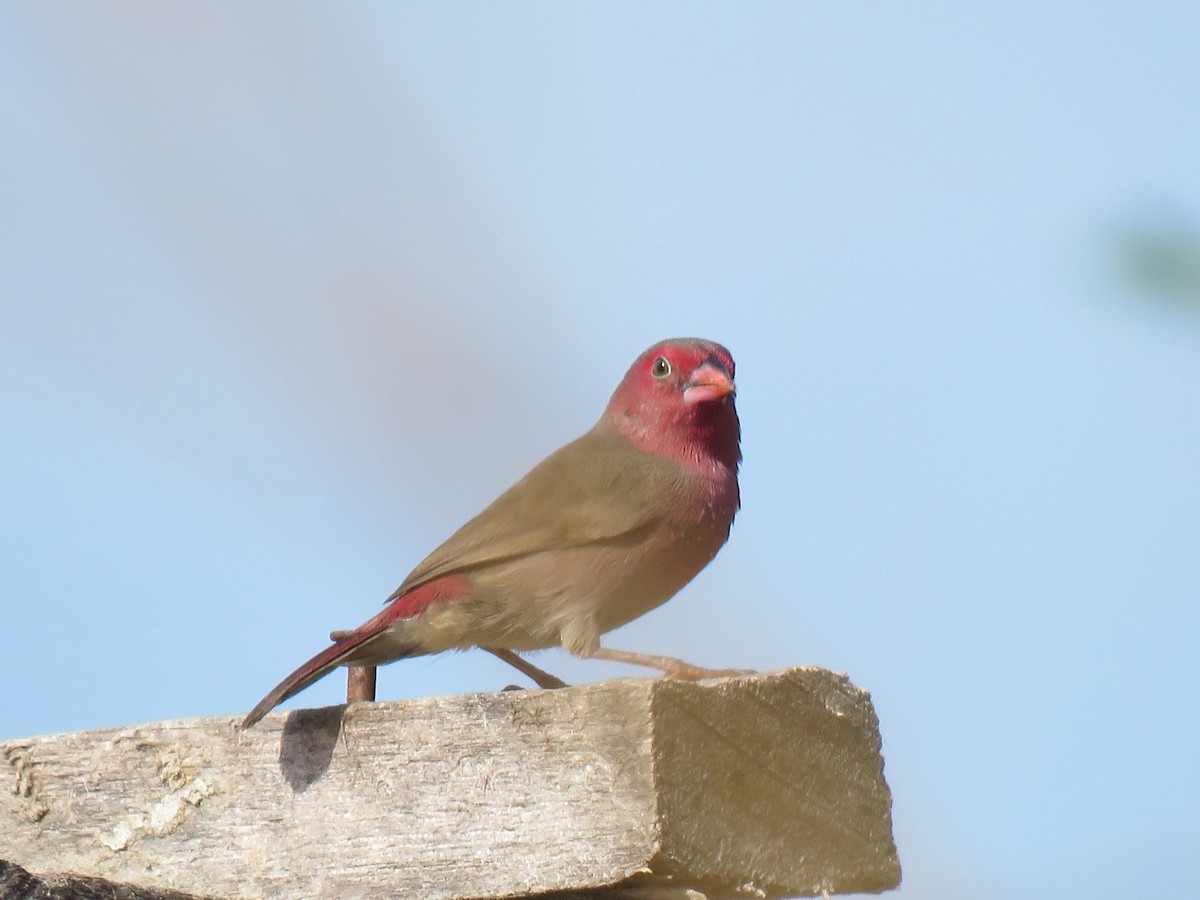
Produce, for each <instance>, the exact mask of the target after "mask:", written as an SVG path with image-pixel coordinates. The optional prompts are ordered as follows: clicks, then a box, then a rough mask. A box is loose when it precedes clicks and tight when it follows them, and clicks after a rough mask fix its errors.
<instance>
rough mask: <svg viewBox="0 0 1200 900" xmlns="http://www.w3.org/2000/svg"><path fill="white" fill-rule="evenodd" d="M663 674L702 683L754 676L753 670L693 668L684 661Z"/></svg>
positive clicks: (679, 661) (676, 679) (678, 661)
mask: <svg viewBox="0 0 1200 900" xmlns="http://www.w3.org/2000/svg"><path fill="white" fill-rule="evenodd" d="M663 674H664V675H666V676H667V677H668V678H671V679H673V680H675V681H700V680H701V679H704V678H732V677H736V676H739V675H754V674H755V672H754V670H753V669H705V668H703V667H702V666H693V665H692V664H691V663H686V662H684V661H683V660H681V659H679V660H675V662H674V664H673V665H672V666H670V667H669V668H666V669H663Z"/></svg>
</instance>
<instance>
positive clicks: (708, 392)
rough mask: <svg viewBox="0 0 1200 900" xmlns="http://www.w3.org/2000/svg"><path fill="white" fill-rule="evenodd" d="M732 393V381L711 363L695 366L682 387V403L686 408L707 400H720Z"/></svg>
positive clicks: (722, 370)
mask: <svg viewBox="0 0 1200 900" xmlns="http://www.w3.org/2000/svg"><path fill="white" fill-rule="evenodd" d="M733 392H734V383H733V379H732V378H730V377H729V375H728V374H726V372H725V370H724V369H721V368H720V367H718V366H714V365H713V364H712V363H704V365H702V366H697V367H696V369H695V370H694V371H693V372H692V377H691V378H689V379H688V382H687V384H685V385H684V386H683V402H684V403H686V404H687V405H688V406H691V405H692V404H693V403H704V402H706V401H708V400H720V399H721V398H722V397H727V396H729V395H730V394H732V393H733Z"/></svg>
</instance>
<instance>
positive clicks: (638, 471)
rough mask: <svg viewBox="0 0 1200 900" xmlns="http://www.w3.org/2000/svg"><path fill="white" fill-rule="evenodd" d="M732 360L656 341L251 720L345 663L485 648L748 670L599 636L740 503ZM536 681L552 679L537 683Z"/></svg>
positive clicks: (693, 564)
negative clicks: (605, 642)
mask: <svg viewBox="0 0 1200 900" xmlns="http://www.w3.org/2000/svg"><path fill="white" fill-rule="evenodd" d="M735 396H736V391H735V381H734V362H733V357H732V356H731V355H730V353H729V351H728V350H727V349H725V347H723V346H722V345H721V344H718V343H715V342H713V341H709V340H704V339H701V338H674V339H670V340H664V341H660V342H658V343H656V344H654V345H653V346H651V347H650V348H649V349H647V350H646V351H644V352H643V353H642V354H641V355H640V356H638V358H637V359H636V360H635V361H634V363H633V365H632V366H630V367H629V370H628V371H627V372H626V373H625V376H624V377H623V378H622V379H621V382H620V384H618V385H617V388H616V390H615V391H613V394H612V396H611V398H610V399H609V401H608V404H607V406H606V407H605V409H604V412H603V414H602V415H601V416H600V418H599V420H598V421H597V422H596V424H595V425H594V426H593V427H592V428H591V429H590V430H588V431H587V432H585V433H584V434H583V435H581V436H580V437H578V438H576V439H575V440H573V441H571V442H570V443H568V444H565V445H564V446H562V447H560V448H559V449H558V450H556V451H554V452H553V453H551V454H550V455H549V456H547V457H546V458H545V459H544V460H542V461H541V462H540V463H538V464H537V465H536V466H535V467H534V468H533V469H531V470H530V471H529V473H528V474H527V475H525V476H524V477H523V478H522V479H521V480H520V481H518V482H516V484H514V485H513V486H512V487H510V488H509V489H508V490H507V491H505V492H504V493H503V494H501V495H500V496H499V497H498V498H497V499H496V500H495V501H493V502H492V504H491V505H489V506H488V507H487V508H486V509H484V510H483V512H481V513H479V515H477V516H475V518H473V519H471V520H470V521H468V522H467V523H466V524H465V525H463V526H462V527H461V528H459V529H458V530H457V531H456V532H454V533H453V534H452V535H451V536H450V537H449V538H447V539H446V541H445V542H444V543H442V544H441V546H439V547H438V548H437V549H436V550H434V551H433V552H432V553H430V554H429V555H428V556H427V557H426V558H425V559H424V560H422V561H421V562H420V563H419V564H418V565H417V567H416V568H415V569H413V570H412V572H411V573H410V574H409V575H408V577H407V578H405V579H404V581H403V582H402V583H401V584H400V586H399V587H398V588H396V590H395V591H394V592H392V594H391V595H390V596H389V597H388V598H387V600H385V601H384V607H383V610H382V611H381V612H380V613H378V614H377V615H375V616H374V617H372V618H371V619H369V620H368V621H366V622H364V623H363V624H362V625H360V626H359V627H357V628H355V629H352V630H349V631H338V632H334V633H332V634H331V635H330V638H331V639H333V643H332V644H331V645H330V646H328V647H326V648H325V649H324V650H322V651H321V652H320V653H318V654H316V655H315V656H313V657H312V658H311V659H310V660H308V661H307V662H306V663H304V664H303V665H301V666H300V667H299V668H298V669H296V670H295V671H294V672H292V674H290V675H288V676H287V677H286V678H285V679H284V680H283V681H282V682H280V683H279V685H277V686H276V687H275V688H274V689H273V690H272V691H271V692H270V693H268V694H267V695H266V696H265V697H264V698H263V699H262V701H260V702H259V703H258V705H257V706H255V707H254V709H253V710H252V711H251V712H250V713H249V714H248V715H247V716H246V718H245V720H244V721H243V722H242V726H241V727H242V728H248V727H250V726H252V725H254V723H256V722H258V721H259V720H260V719H262V717H263V716H264V715H266V714H267V713H268V712H270V710H272V709H273V708H274V707H276V706H277V705H278V704H280V703H282V702H283V701H284V700H287V699H288V698H290V697H292V696H294V695H295V694H297V693H299V692H300V691H302V690H304V689H305V688H307V687H308V686H310V685H311V684H313V683H314V682H316V681H317V680H318V679H320V678H322V677H323V676H325V675H327V674H328V673H329V672H331V671H332V670H333V669H335V668H336V667H338V666H343V665H348V666H377V665H382V664H384V663H389V662H392V661H394V660H397V659H403V658H406V657H413V656H423V655H428V654H435V653H441V652H443V651H446V650H451V649H459V650H465V649H468V648H471V647H479V648H482V649H484V650H488V651H490V652H492V653H494V654H495V655H497V656H498V657H500V658H501V659H504V660H505V661H506V662H509V663H510V664H512V665H514V666H516V667H517V668H519V669H521V671H523V672H525V673H526V674H527V675H531V676H532V677H533V678H534V680H535V681H537V682H538V683H539V684H540V685H542V686H562V685H563V682H561V681H558V680H557V679H555V678H554V677H553V676H551V675H549V674H548V673H544V672H542V671H541V670H540V669H538V668H537V667H536V666H533V665H532V664H531V663H529V662H528V661H527V660H524V659H523V658H522V657H520V656H519V654H520V653H523V652H525V651H531V650H541V649H546V648H549V647H558V646H561V647H563V648H565V649H566V650H567V651H568V652H569V653H571V654H573V655H574V656H577V657H581V658H585V659H602V660H610V661H613V662H620V663H628V664H633V665H639V666H645V667H649V668H652V669H658V670H659V671H660V672H662V673H663V674H665V675H666V676H668V677H673V678H679V679H689V680H691V679H698V678H706V677H714V676H719V675H732V674H744V673H745V672H746V670H741V669H716V670H713V669H705V668H701V667H699V666H694V665H691V664H689V663H686V662H684V661H683V660H680V659H675V658H673V657H668V656H654V655H649V654H644V653H633V652H629V651H623V650H616V649H612V648H608V647H604V646H602V645H601V643H600V637H601V635H603V634H605V633H607V632H609V631H612V630H613V629H615V628H617V627H619V626H621V625H624V624H625V623H627V622H630V621H632V620H633V619H636V618H637V617H638V616H641V615H643V614H644V613H647V612H649V611H650V610H652V609H654V608H656V607H658V606H660V605H661V604H663V603H665V602H666V601H667V600H669V599H670V598H671V597H673V596H674V595H675V594H676V593H677V592H678V591H679V590H680V589H681V588H682V587H683V586H684V585H686V584H687V583H688V582H689V581H691V580H692V578H693V577H695V576H696V574H697V573H699V572H700V571H701V570H702V569H703V568H704V567H705V566H706V565H708V563H709V562H710V561H711V560H712V559H713V558H714V557H715V556H716V554H717V552H718V551H719V550H720V549H721V547H722V546H724V544H725V543H726V541H727V540H728V538H729V533H730V528H731V526H732V525H733V520H734V516H735V515H736V514H737V512H738V509H739V508H740V505H741V499H740V494H739V489H738V468H739V465H740V463H741V459H742V453H741V424H740V422H739V420H738V414H737V409H736V407H735V402H734V401H735ZM540 676H545V679H543V678H541V677H540Z"/></svg>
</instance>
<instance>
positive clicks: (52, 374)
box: [0, 0, 1200, 900]
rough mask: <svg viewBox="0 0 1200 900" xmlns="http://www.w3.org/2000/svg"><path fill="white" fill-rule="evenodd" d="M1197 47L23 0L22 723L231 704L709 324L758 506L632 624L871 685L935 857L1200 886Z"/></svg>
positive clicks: (11, 49)
mask: <svg viewBox="0 0 1200 900" xmlns="http://www.w3.org/2000/svg"><path fill="white" fill-rule="evenodd" d="M1197 47H1200V6H1197V5H1196V4H1195V3H1194V2H1191V0H1180V2H1175V3H1170V2H1150V3H1143V4H1120V3H1107V2H1096V3H1092V4H1087V5H1086V6H1083V5H1080V4H1068V3H1055V2H1051V3H1024V2H1017V3H1005V4H992V5H990V6H986V7H985V6H981V5H978V4H976V5H973V6H971V5H963V4H959V3H915V4H885V3H865V4H845V3H838V4H833V3H811V2H805V3H788V4H763V3H758V4H755V3H744V4H715V3H714V4H709V3H702V2H688V3H678V4H672V3H655V4H641V3H638V4H624V3H617V2H606V3H603V4H554V3H518V4H513V3H507V4H488V3H457V4H424V3H422V4H403V3H358V4H336V5H334V4H328V5H317V4H302V5H292V4H286V5H285V4H279V5H275V4H269V3H264V4H254V5H252V6H246V5H243V4H221V3H206V4H203V5H201V6H196V5H194V4H187V5H185V4H169V5H160V4H137V3H130V4H122V5H114V4H103V5H78V4H71V5H68V4H60V3H34V2H15V3H8V4H4V5H3V7H0V472H2V474H0V605H2V610H3V613H4V626H3V632H2V633H3V635H4V652H3V653H2V654H0V691H2V692H3V693H2V699H0V739H2V738H11V737H20V736H25V735H33V734H42V733H51V732H58V731H77V730H83V729H91V728H102V727H110V726H117V725H123V724H129V723H137V722H146V721H153V720H158V719H168V718H179V717H189V716H210V715H228V714H237V715H240V714H243V713H244V712H245V711H246V710H248V709H249V708H250V707H251V706H253V704H254V703H255V702H256V701H257V700H258V699H259V697H261V696H262V695H263V694H264V693H265V692H266V691H267V690H268V689H269V688H270V687H271V686H272V685H274V684H275V683H276V682H277V681H278V680H279V679H280V678H281V677H282V676H283V675H285V674H286V673H287V672H289V671H290V670H291V669H292V668H293V667H294V666H295V665H297V664H298V663H300V662H301V661H303V660H304V659H306V658H307V657H308V656H309V655H311V654H312V653H313V652H315V651H316V650H318V649H320V648H321V647H322V646H324V643H325V640H326V635H327V633H328V632H329V631H330V630H331V629H334V628H345V627H350V626H354V625H357V624H358V623H359V622H361V621H363V620H365V619H366V618H368V617H369V616H370V615H372V614H374V612H375V611H376V610H377V608H378V603H379V602H380V601H381V600H382V599H383V598H384V597H386V596H387V595H388V594H389V593H390V592H391V590H392V589H393V588H394V587H395V586H396V585H397V584H398V583H399V582H400V581H401V580H402V579H403V577H404V575H405V574H407V572H408V570H409V569H410V568H411V567H412V566H413V565H414V564H415V563H416V562H418V561H419V560H420V559H421V558H422V557H423V556H424V555H425V554H426V553H427V552H428V551H429V550H430V549H432V548H433V547H434V546H435V545H436V544H438V543H439V542H440V541H441V540H442V539H443V538H444V537H445V536H446V535H448V534H449V533H450V532H451V531H452V530H453V529H454V528H455V527H457V526H458V525H459V524H461V523H462V522H463V521H464V520H465V519H467V518H468V517H469V516H471V515H473V514H474V513H476V512H477V511H478V510H479V509H481V508H482V507H483V506H484V505H485V504H486V503H487V502H488V501H490V500H491V499H492V498H493V497H494V496H495V495H496V494H497V493H499V492H500V491H501V490H502V489H503V488H505V487H507V486H508V485H509V484H510V483H511V482H512V481H514V480H515V479H516V478H517V477H519V476H520V475H521V474H523V473H524V471H526V470H527V469H528V468H529V467H530V466H532V465H533V464H534V463H535V462H537V461H538V460H539V459H540V458H541V457H542V456H544V455H545V454H546V453H548V452H549V451H551V450H552V449H554V448H555V447H556V446H558V445H559V444H561V443H564V442H565V441H567V440H569V439H571V438H572V437H574V436H576V435H577V434H579V433H580V432H582V431H584V430H585V429H587V428H588V427H589V426H590V425H591V424H592V422H593V421H594V420H595V418H596V417H597V416H598V415H599V413H600V411H601V409H602V408H603V406H604V404H605V402H606V400H607V398H608V395H609V393H610V392H611V390H612V389H613V387H614V386H615V385H616V383H617V381H618V380H619V378H620V376H621V375H622V373H623V372H624V371H625V369H626V367H627V366H628V365H629V363H630V362H631V361H632V360H633V359H634V357H635V356H636V355H637V354H638V353H639V352H640V351H641V350H642V349H644V348H645V347H646V346H648V345H649V344H651V343H653V342H654V341H656V340H658V339H660V338H663V337H668V336H676V335H693V334H694V335H701V336H704V337H709V338H712V339H715V340H719V341H721V342H722V343H724V344H726V345H727V346H728V347H729V348H730V349H731V351H732V352H733V354H734V357H735V359H736V360H737V364H738V379H737V380H738V389H739V393H738V406H739V410H740V412H741V417H742V422H743V431H744V442H743V449H744V452H745V463H744V466H743V470H742V498H743V508H742V512H741V514H740V515H739V517H738V520H737V522H736V524H735V526H734V529H733V534H732V538H731V540H730V542H729V544H728V546H727V547H726V548H725V550H724V551H722V553H721V554H720V555H719V556H718V558H717V559H716V561H715V562H714V563H713V564H712V565H710V566H709V567H708V569H706V570H705V572H704V573H702V575H701V576H699V577H698V578H697V579H696V580H695V582H693V583H692V584H691V585H690V586H689V587H687V588H686V589H685V590H684V591H683V592H682V593H681V594H680V595H679V596H678V597H676V598H675V599H674V600H673V601H671V602H670V603H668V604H667V605H665V606H664V607H662V608H661V609H659V610H657V611H655V612H653V613H651V614H649V615H647V616H645V617H644V618H643V619H640V620H638V621H637V622H635V623H632V624H631V625H629V626H627V627H626V628H624V629H622V630H621V631H619V632H617V633H615V634H613V635H611V636H610V637H609V638H608V641H607V642H608V643H609V644H610V645H612V646H617V647H621V648H626V649H637V650H644V651H648V652H655V653H666V654H670V655H674V656H681V657H683V658H685V659H688V660H690V661H692V662H696V663H699V664H704V665H710V666H717V667H727V666H737V667H742V666H746V667H754V668H759V669H772V668H778V667H783V666H789V665H806V664H819V665H822V666H826V667H829V668H832V669H835V670H838V671H845V672H847V673H848V674H849V675H850V676H851V678H852V679H853V680H854V681H855V682H856V683H857V684H859V685H860V686H862V687H864V688H866V689H868V690H870V691H871V693H872V696H873V698H874V701H875V704H876V709H877V711H878V714H879V717H880V721H881V727H882V734H883V742H884V754H885V757H886V774H887V778H888V781H889V783H890V785H891V788H892V791H893V793H894V798H895V799H894V810H893V813H894V818H895V835H896V840H897V844H898V847H899V851H900V856H901V860H902V863H903V866H904V877H905V884H904V887H903V888H902V890H901V892H900V895H902V896H904V897H906V898H912V900H918V898H922V900H924V898H929V900H933V898H949V897H955V898H979V900H992V898H996V900H999V898H1012V897H1035V898H1081V900H1083V898H1088V900H1094V898H1109V897H1111V898H1127V897H1131V896H1145V897H1155V898H1159V900H1162V898H1185V897H1186V898H1191V897H1194V896H1195V891H1196V885H1197V883H1200V853H1197V852H1196V848H1197V845H1198V843H1200V815H1198V813H1197V809H1198V807H1200V774H1197V766H1196V763H1195V755H1196V746H1197V741H1198V739H1200V724H1198V722H1200V701H1198V700H1197V685H1198V684H1200V662H1198V656H1200V654H1198V653H1197V644H1198V640H1200V613H1198V612H1197V605H1198V604H1197V600H1198V598H1200V549H1198V545H1200V464H1198V458H1197V455H1198V448H1200V252H1197V250H1196V248H1197V246H1200V238H1197V235H1200V100H1198V97H1200V53H1198V52H1197ZM535 661H537V662H539V663H540V664H542V665H544V666H545V667H546V668H548V669H550V670H552V671H554V672H555V673H556V674H559V675H561V676H562V677H564V678H567V679H568V680H576V681H579V680H594V679H600V678H606V677H613V676H617V675H629V674H637V675H639V676H640V675H643V674H644V673H642V672H638V671H636V670H633V669H625V668H622V667H618V666H612V665H608V664H602V663H589V662H581V661H576V660H573V659H571V658H570V657H568V656H567V654H566V653H565V652H564V651H561V650H556V651H547V652H546V653H543V654H540V655H539V656H538V657H536V658H535ZM514 680H519V676H516V675H515V673H512V672H511V671H510V670H508V669H507V668H506V667H505V666H504V665H503V664H501V663H499V662H498V661H496V660H494V659H492V658H491V657H490V656H488V655H486V654H483V653H481V652H478V651H476V652H471V653H467V654H449V655H444V656H441V657H436V658H431V659H420V660H412V661H405V662H401V663H397V664H396V665H394V666H391V667H388V668H386V669H384V670H382V671H381V673H380V697H381V698H385V699H396V698H403V697H410V696H417V695H423V694H433V693H438V694H441V693H453V692H459V691H476V690H493V689H496V688H498V687H501V686H503V685H504V684H507V683H510V682H512V681H514ZM344 688H345V681H344V678H341V677H331V678H329V679H326V681H324V682H322V683H320V684H319V685H317V686H315V687H314V688H312V689H310V690H309V691H307V692H306V693H304V694H303V695H302V696H301V697H299V698H297V700H295V701H293V702H292V703H291V704H289V706H290V707H295V706H297V705H305V706H311V705H324V704H330V703H336V702H339V700H340V698H341V697H342V696H343V693H344Z"/></svg>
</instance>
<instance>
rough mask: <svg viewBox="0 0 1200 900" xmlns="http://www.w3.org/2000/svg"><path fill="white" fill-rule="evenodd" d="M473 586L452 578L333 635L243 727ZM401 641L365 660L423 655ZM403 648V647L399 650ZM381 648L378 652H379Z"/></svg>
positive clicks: (396, 601)
mask: <svg viewBox="0 0 1200 900" xmlns="http://www.w3.org/2000/svg"><path fill="white" fill-rule="evenodd" d="M470 588H471V582H470V581H469V580H468V579H467V578H466V577H465V576H463V575H449V576H446V577H444V578H439V579H437V580H436V581H431V582H428V583H426V584H423V585H421V586H420V587H417V588H414V589H413V590H411V591H409V592H408V593H406V594H403V595H401V596H399V597H396V598H395V599H393V600H392V601H391V602H390V603H388V604H387V606H385V607H384V608H383V610H382V611H381V612H380V613H379V614H378V615H376V616H375V617H374V618H372V619H371V620H370V621H368V622H364V623H363V624H362V625H359V626H358V627H357V628H355V629H354V630H353V631H345V632H337V633H335V634H333V635H330V637H332V638H333V639H334V642H333V644H331V645H330V646H328V647H326V648H325V649H324V650H322V651H321V652H320V653H318V654H317V655H316V656H314V657H313V658H312V659H310V660H309V661H308V662H306V663H305V664H304V665H302V666H301V667H300V668H298V669H297V670H296V671H295V672H293V673H292V674H291V675H289V676H288V677H287V678H285V679H283V681H281V682H279V684H278V685H276V687H275V689H274V690H273V691H271V693H269V694H267V696H265V697H263V698H262V700H260V701H259V703H258V706H256V707H254V709H252V710H250V715H248V716H246V718H245V719H243V720H242V727H243V728H249V727H250V726H251V725H253V724H254V723H255V722H257V721H258V720H259V719H261V718H262V717H263V716H265V715H266V714H267V713H269V712H270V711H271V710H272V709H274V708H275V707H276V706H278V705H279V704H280V703H282V702H283V701H284V700H286V699H287V698H288V697H294V696H295V695H296V694H298V693H300V692H301V691H302V690H304V689H305V688H306V687H308V686H309V685H310V684H313V683H314V682H316V681H319V680H320V679H322V678H324V677H325V676H326V675H328V674H329V673H330V672H332V671H333V670H334V669H336V668H337V667H338V666H340V665H343V664H344V663H347V662H351V661H354V662H357V661H358V660H352V657H354V656H355V654H356V652H357V651H360V650H363V649H365V647H366V645H367V644H369V643H370V642H371V641H373V640H374V639H375V638H377V637H379V636H380V635H382V634H383V633H384V632H386V631H388V630H389V629H391V627H392V626H393V625H394V624H395V623H396V622H397V621H398V620H401V619H409V618H412V617H414V616H419V615H420V614H421V613H422V612H424V611H425V610H426V609H427V608H428V607H429V604H431V603H433V602H434V601H435V600H443V601H444V600H450V601H459V600H462V599H465V598H466V597H467V595H468V594H469V593H470ZM402 640H403V639H401V640H400V641H396V642H389V645H388V646H387V648H386V652H385V653H384V654H381V656H380V658H371V659H367V660H364V662H366V663H368V664H370V665H376V664H379V663H385V662H391V661H392V660H394V659H403V658H404V657H406V656H414V655H416V654H418V653H420V652H421V648H420V646H419V645H417V644H413V645H412V646H411V647H405V646H404V645H403V643H402ZM397 644H399V646H397ZM379 649H381V648H376V650H377V651H378V650H379Z"/></svg>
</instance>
